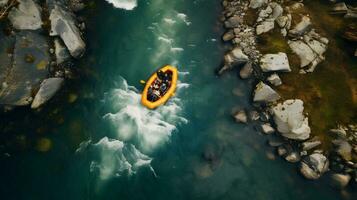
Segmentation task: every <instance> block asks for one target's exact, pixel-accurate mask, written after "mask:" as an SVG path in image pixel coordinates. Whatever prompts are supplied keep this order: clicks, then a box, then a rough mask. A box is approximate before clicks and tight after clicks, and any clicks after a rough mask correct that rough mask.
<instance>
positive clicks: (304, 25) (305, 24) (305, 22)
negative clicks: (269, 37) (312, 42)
mask: <svg viewBox="0 0 357 200" xmlns="http://www.w3.org/2000/svg"><path fill="white" fill-rule="evenodd" d="M310 27H311V20H310V18H309V17H307V16H303V17H302V19H301V21H300V22H299V23H298V24H296V26H295V27H294V28H293V29H291V30H290V31H289V36H291V37H298V36H302V35H304V34H305V33H306V32H307V31H309V29H310Z"/></svg>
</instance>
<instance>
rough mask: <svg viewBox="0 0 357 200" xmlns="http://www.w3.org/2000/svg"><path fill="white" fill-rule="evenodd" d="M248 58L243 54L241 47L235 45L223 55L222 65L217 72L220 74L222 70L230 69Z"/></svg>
mask: <svg viewBox="0 0 357 200" xmlns="http://www.w3.org/2000/svg"><path fill="white" fill-rule="evenodd" d="M248 60H249V58H248V56H247V55H245V54H244V53H243V51H242V49H241V48H239V47H235V48H234V49H233V50H231V51H229V52H228V53H226V55H224V66H223V67H222V68H221V69H220V70H219V72H218V74H222V73H223V72H224V71H226V70H229V69H232V68H233V67H234V66H235V65H239V64H244V63H246V62H248Z"/></svg>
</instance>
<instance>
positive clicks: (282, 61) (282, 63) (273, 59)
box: [260, 52, 291, 72]
mask: <svg viewBox="0 0 357 200" xmlns="http://www.w3.org/2000/svg"><path fill="white" fill-rule="evenodd" d="M260 67H261V69H262V70H263V72H270V71H283V72H290V71H291V69H290V66H289V60H288V56H287V55H286V53H282V52H279V53H277V54H265V55H264V56H262V57H261V59H260Z"/></svg>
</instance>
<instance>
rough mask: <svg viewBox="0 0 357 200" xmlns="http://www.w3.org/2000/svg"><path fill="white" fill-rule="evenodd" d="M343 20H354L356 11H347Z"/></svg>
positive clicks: (356, 14)
mask: <svg viewBox="0 0 357 200" xmlns="http://www.w3.org/2000/svg"><path fill="white" fill-rule="evenodd" d="M344 18H347V19H356V18H357V10H356V9H348V10H347V13H346V14H345V16H344Z"/></svg>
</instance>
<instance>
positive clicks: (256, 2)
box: [249, 0, 268, 9]
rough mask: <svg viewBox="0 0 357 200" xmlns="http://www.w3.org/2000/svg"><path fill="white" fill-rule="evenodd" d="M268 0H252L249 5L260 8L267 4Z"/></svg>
mask: <svg viewBox="0 0 357 200" xmlns="http://www.w3.org/2000/svg"><path fill="white" fill-rule="evenodd" d="M267 3H268V0H250V2H249V7H250V8H253V9H256V8H260V7H261V6H262V5H264V4H267Z"/></svg>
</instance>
